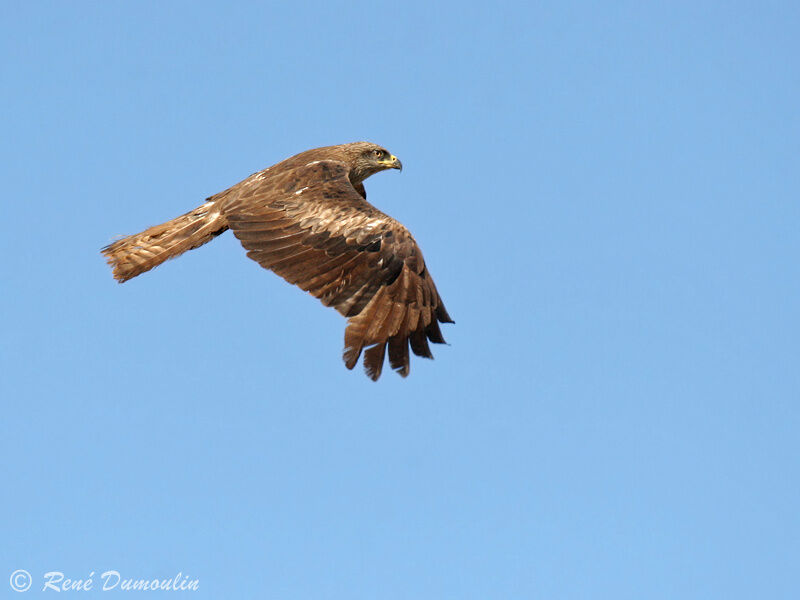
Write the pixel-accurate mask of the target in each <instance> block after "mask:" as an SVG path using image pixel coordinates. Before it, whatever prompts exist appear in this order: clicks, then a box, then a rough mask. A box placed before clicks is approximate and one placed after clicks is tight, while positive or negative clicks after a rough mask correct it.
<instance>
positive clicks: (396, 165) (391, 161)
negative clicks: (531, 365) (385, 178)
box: [380, 154, 403, 171]
mask: <svg viewBox="0 0 800 600" xmlns="http://www.w3.org/2000/svg"><path fill="white" fill-rule="evenodd" d="M380 164H382V165H383V166H384V167H386V168H387V169H397V170H398V171H402V170H403V163H401V162H400V159H399V158H397V157H396V156H395V155H394V154H392V155H391V156H389V158H386V159H384V160H382V161H380Z"/></svg>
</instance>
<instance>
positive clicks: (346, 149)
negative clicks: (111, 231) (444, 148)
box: [102, 142, 453, 380]
mask: <svg viewBox="0 0 800 600" xmlns="http://www.w3.org/2000/svg"><path fill="white" fill-rule="evenodd" d="M385 169H402V164H401V163H400V161H399V160H398V159H397V157H395V156H394V155H392V154H390V153H389V152H388V151H386V150H385V149H384V148H381V147H380V146H377V145H375V144H372V143H368V142H356V143H352V144H342V145H340V146H327V147H324V148H316V149H313V150H307V151H306V152H301V153H300V154H297V155H295V156H292V157H291V158H288V159H286V160H284V161H282V162H279V163H278V164H276V165H273V166H272V167H269V168H268V169H264V170H263V171H259V172H258V173H255V174H254V175H251V176H250V177H248V178H247V179H245V180H244V181H241V182H239V183H237V184H236V185H234V186H233V187H231V188H229V189H227V190H225V191H224V192H220V193H219V194H216V195H215V196H211V197H210V198H208V199H207V200H206V201H205V203H203V204H202V205H201V206H199V207H198V208H195V209H194V210H192V211H190V212H188V213H186V214H184V215H181V216H180V217H177V218H175V219H172V220H171V221H167V222H166V223H162V224H161V225H156V226H154V227H150V228H149V229H146V230H145V231H143V232H141V233H137V234H136V235H131V236H129V237H126V238H123V239H121V240H119V241H117V242H114V243H113V244H110V245H109V246H106V247H105V248H103V250H102V252H103V254H104V255H105V256H106V259H107V260H108V263H109V264H110V265H111V267H112V268H113V270H114V277H115V278H116V279H117V280H118V281H119V282H120V283H122V282H124V281H127V280H128V279H131V278H132V277H136V276H137V275H140V274H141V273H144V272H145V271H149V270H150V269H152V268H153V267H157V266H158V265H160V264H161V263H163V262H164V261H165V260H167V259H170V258H174V257H176V256H178V255H180V254H182V253H184V252H186V251H187V250H191V249H193V248H197V247H198V246H202V245H203V244H205V243H206V242H208V241H210V240H211V239H213V238H214V237H216V236H218V235H220V234H221V233H223V232H225V231H226V230H228V229H230V230H232V231H233V234H234V235H235V236H236V237H237V238H238V239H239V241H240V242H241V243H242V246H244V248H245V250H247V256H249V257H250V258H252V259H253V260H255V261H256V262H258V263H259V264H260V265H261V266H262V267H264V268H265V269H270V270H271V271H274V272H275V273H277V274H278V275H280V276H281V277H283V278H284V279H285V280H286V281H288V282H289V283H292V284H294V285H296V286H298V287H300V288H301V289H303V290H305V291H307V292H309V293H311V294H312V295H314V296H315V297H316V298H319V299H320V300H321V301H322V303H323V304H324V305H325V306H332V307H334V308H335V309H336V310H338V311H339V312H340V313H341V314H342V315H344V316H345V317H347V319H348V321H347V328H346V329H345V332H344V346H345V347H344V354H343V358H344V363H345V365H346V366H347V368H348V369H352V368H353V367H354V366H355V365H356V363H357V362H358V359H359V357H360V356H361V353H362V351H363V354H364V361H363V362H364V369H365V371H366V372H367V375H368V376H369V377H370V378H371V379H372V380H377V379H378V378H379V377H380V375H381V370H382V368H383V361H384V356H385V354H386V349H387V346H388V350H389V364H390V365H391V366H392V368H393V369H394V370H395V371H397V372H398V373H399V374H400V375H402V376H403V377H405V376H407V375H408V372H409V346H410V347H411V350H412V351H413V352H414V354H416V355H417V356H423V357H425V358H433V355H432V354H431V351H430V348H429V346H428V342H429V341H431V342H434V343H437V344H441V343H444V338H443V337H442V333H441V331H440V329H439V323H453V320H452V319H451V318H450V315H448V314H447V310H445V307H444V304H443V303H442V299H441V298H440V297H439V293H438V292H437V291H436V286H435V285H434V283H433V278H432V277H431V274H430V273H429V272H428V269H427V268H426V267H425V261H424V260H423V258H422V252H421V251H420V249H419V246H417V243H416V242H415V241H414V238H413V237H412V236H411V234H410V233H409V231H408V230H407V229H406V228H405V227H403V225H401V224H400V223H398V222H397V221H395V220H394V219H392V218H391V217H389V216H388V215H385V214H384V213H382V212H381V211H379V210H378V209H377V208H375V207H374V206H372V205H371V204H370V203H369V202H367V194H366V191H365V190H364V180H365V179H366V178H367V177H369V176H370V175H373V174H374V173H377V172H378V171H383V170H385Z"/></svg>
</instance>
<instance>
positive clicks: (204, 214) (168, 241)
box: [102, 201, 228, 283]
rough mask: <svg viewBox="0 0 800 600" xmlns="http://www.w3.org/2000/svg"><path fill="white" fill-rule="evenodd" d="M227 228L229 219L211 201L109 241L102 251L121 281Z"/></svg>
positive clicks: (196, 245) (203, 241)
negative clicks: (139, 231) (158, 223)
mask: <svg viewBox="0 0 800 600" xmlns="http://www.w3.org/2000/svg"><path fill="white" fill-rule="evenodd" d="M226 229H228V223H227V220H226V219H225V217H224V216H223V215H222V214H220V212H219V211H218V210H216V207H215V206H214V202H213V201H209V202H206V203H205V204H203V205H202V206H199V207H197V208H195V209H194V210H192V211H189V212H188V213H186V214H185V215H181V216H180V217H177V218H175V219H172V220H171V221H167V222H166V223H162V224H161V225H155V226H153V227H150V228H149V229H145V230H144V231H142V232H141V233H137V234H135V235H131V236H128V237H126V238H122V239H121V240H118V241H116V242H114V243H113V244H109V245H108V246H106V247H105V248H103V250H102V252H103V254H104V255H105V257H106V260H107V261H108V264H109V265H111V268H112V269H113V271H114V278H115V279H116V280H117V281H119V282H120V283H122V282H124V281H128V279H131V278H133V277H136V276H137V275H140V274H142V273H144V272H145V271H149V270H150V269H152V268H154V267H157V266H158V265H160V264H161V263H163V262H164V261H166V260H169V259H170V258H175V257H176V256H179V255H180V254H183V253H184V252H186V251H187V250H192V249H193V248H197V247H198V246H202V245H203V244H205V243H206V242H209V241H211V240H212V239H213V238H215V237H216V236H218V235H219V234H221V233H223V232H224V231H225V230H226Z"/></svg>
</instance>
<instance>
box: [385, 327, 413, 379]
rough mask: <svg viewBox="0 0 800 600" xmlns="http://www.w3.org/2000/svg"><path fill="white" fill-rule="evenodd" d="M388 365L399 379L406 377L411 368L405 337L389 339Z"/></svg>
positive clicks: (399, 336) (397, 336)
mask: <svg viewBox="0 0 800 600" xmlns="http://www.w3.org/2000/svg"><path fill="white" fill-rule="evenodd" d="M389 364H390V365H391V366H392V369H394V371H395V373H397V374H398V375H400V377H408V373H409V371H410V370H411V366H410V361H409V356H408V336H407V335H403V334H399V335H395V336H394V337H391V338H389Z"/></svg>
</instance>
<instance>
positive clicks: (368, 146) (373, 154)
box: [347, 142, 403, 183]
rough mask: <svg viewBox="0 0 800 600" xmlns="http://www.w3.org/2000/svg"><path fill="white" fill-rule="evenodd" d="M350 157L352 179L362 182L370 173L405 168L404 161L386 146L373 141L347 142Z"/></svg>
mask: <svg viewBox="0 0 800 600" xmlns="http://www.w3.org/2000/svg"><path fill="white" fill-rule="evenodd" d="M347 154H348V156H349V157H350V179H351V180H352V181H354V182H359V183H360V182H362V181H364V180H365V179H366V178H367V177H369V176H370V175H374V174H375V173H377V172H378V171H384V170H386V169H399V170H401V171H402V170H403V163H401V162H400V160H399V159H398V158H397V157H396V156H395V155H394V154H392V153H391V152H389V151H388V150H387V149H386V148H381V147H380V146H378V145H377V144H373V143H371V142H356V143H354V144H347Z"/></svg>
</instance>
